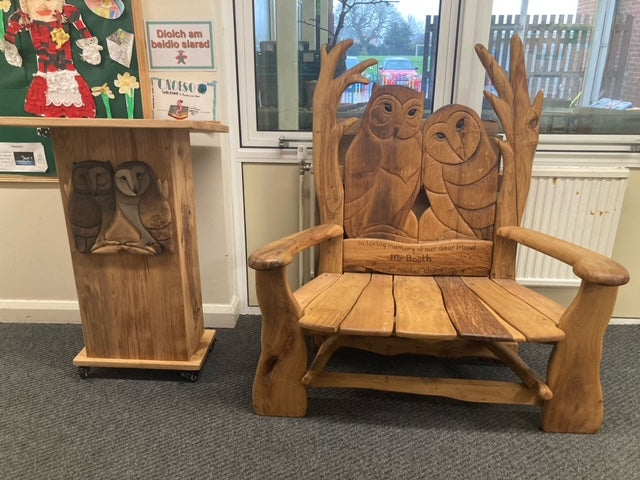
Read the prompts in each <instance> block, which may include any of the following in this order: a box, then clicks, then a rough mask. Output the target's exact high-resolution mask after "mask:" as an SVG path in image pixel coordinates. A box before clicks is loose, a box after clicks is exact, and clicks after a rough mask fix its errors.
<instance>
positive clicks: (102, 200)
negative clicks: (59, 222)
mask: <svg viewBox="0 0 640 480" xmlns="http://www.w3.org/2000/svg"><path fill="white" fill-rule="evenodd" d="M114 212H115V198H114V195H113V170H112V168H111V164H109V163H108V162H98V161H93V160H89V161H86V162H80V163H76V164H74V165H73V170H72V173H71V194H70V197H69V204H68V206H67V213H68V218H69V224H70V226H71V232H72V234H73V237H74V241H75V246H76V249H77V250H78V251H79V252H81V253H87V252H90V251H91V249H92V248H93V247H94V245H95V244H96V242H97V241H99V239H100V238H101V236H103V235H104V230H105V228H106V227H107V226H108V225H109V224H110V223H111V220H112V219H113V215H114Z"/></svg>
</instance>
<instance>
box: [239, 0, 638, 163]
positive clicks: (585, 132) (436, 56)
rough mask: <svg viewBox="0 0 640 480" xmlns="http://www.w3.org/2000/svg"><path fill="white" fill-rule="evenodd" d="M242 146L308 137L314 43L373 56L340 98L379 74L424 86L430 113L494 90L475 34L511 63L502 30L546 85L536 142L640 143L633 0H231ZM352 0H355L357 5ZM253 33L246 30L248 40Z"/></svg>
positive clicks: (353, 99) (599, 146)
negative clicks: (341, 44)
mask: <svg viewBox="0 0 640 480" xmlns="http://www.w3.org/2000/svg"><path fill="white" fill-rule="evenodd" d="M235 5H236V20H237V22H236V27H237V28H238V32H237V35H238V46H239V55H238V58H239V78H240V79H241V81H243V82H244V84H241V85H240V89H239V95H240V100H241V105H242V106H243V108H244V111H242V112H241V136H242V145H243V146H270V147H276V146H278V143H279V138H284V139H286V140H293V141H294V142H295V141H309V140H310V130H311V126H312V125H311V122H312V109H311V107H312V98H313V92H314V87H315V81H316V79H317V76H318V72H319V68H320V50H319V49H320V46H321V45H323V44H328V45H332V44H335V43H336V42H337V41H340V40H342V39H344V38H353V39H354V40H355V43H354V45H353V46H352V47H351V48H350V50H349V51H348V52H347V56H346V58H345V64H344V68H345V69H347V68H352V67H353V66H354V65H356V64H357V63H358V62H360V61H362V60H364V59H366V58H371V57H374V58H376V60H378V64H377V65H375V66H373V67H370V68H368V69H367V70H366V71H365V72H364V75H365V77H367V78H368V79H369V81H370V83H369V84H368V85H352V86H350V87H349V88H348V89H347V91H346V92H345V94H344V96H343V98H342V107H341V109H342V111H343V112H344V115H345V116H358V115H361V113H362V111H363V110H364V105H365V103H366V102H367V100H368V98H369V96H370V94H371V89H372V87H373V85H374V84H376V83H377V84H388V83H397V84H402V85H407V86H409V87H411V88H414V89H416V90H419V91H421V92H423V93H424V98H425V114H426V115H428V114H429V113H430V112H432V111H433V110H435V109H436V108H438V107H440V106H441V105H444V104H448V103H451V102H457V103H463V104H466V105H469V106H471V107H472V108H475V109H477V110H478V111H480V110H482V116H483V118H485V119H495V114H494V113H493V111H492V109H491V108H490V107H489V105H488V104H487V103H486V101H485V102H483V100H482V95H481V91H482V87H483V85H484V87H485V88H487V89H489V90H491V89H492V85H490V84H489V83H488V79H487V80H486V81H485V83H484V84H483V78H486V77H485V76H484V70H483V68H482V66H481V65H480V64H479V62H478V61H477V59H476V58H475V54H474V52H473V45H474V44H475V43H476V42H481V43H483V44H485V45H487V46H488V48H489V50H490V51H491V52H492V53H493V54H494V56H495V57H496V58H497V59H498V61H499V62H500V63H501V65H502V66H503V67H505V68H507V69H508V66H509V65H508V63H509V57H508V50H509V48H508V45H509V38H510V37H511V36H512V34H514V33H519V34H520V36H521V37H522V38H523V41H524V45H525V54H526V64H527V69H528V72H527V73H528V76H529V84H530V91H531V94H532V96H534V95H535V94H536V93H537V91H538V90H543V91H544V94H545V108H544V111H543V118H542V121H541V134H542V137H541V149H543V150H544V149H550V150H581V149H583V150H584V149H587V150H620V151H626V152H628V151H630V150H631V151H637V149H638V148H639V145H640V49H638V48H637V46H638V45H640V3H639V2H638V0H536V1H529V0H520V1H513V0H475V1H473V2H463V1H460V0H397V1H384V0H357V1H356V0H296V1H290V2H289V1H276V0H235ZM354 5H355V6H354ZM248 39H252V40H248Z"/></svg>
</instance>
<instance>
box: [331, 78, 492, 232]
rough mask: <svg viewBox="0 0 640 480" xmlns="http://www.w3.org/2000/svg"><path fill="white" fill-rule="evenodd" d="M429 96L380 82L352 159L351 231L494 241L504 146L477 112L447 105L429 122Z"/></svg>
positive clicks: (347, 213)
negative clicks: (500, 149)
mask: <svg viewBox="0 0 640 480" xmlns="http://www.w3.org/2000/svg"><path fill="white" fill-rule="evenodd" d="M423 99H424V94H423V93H421V92H417V91H415V90H412V89H409V88H407V87H403V86H398V85H387V86H374V90H373V92H372V95H371V99H370V101H369V104H368V106H367V108H366V110H365V113H364V116H363V119H362V124H361V128H360V130H359V131H358V133H357V134H356V135H355V138H354V139H353V141H352V143H351V145H350V146H349V148H348V150H347V152H346V157H345V167H344V186H345V204H344V225H345V231H346V233H347V236H348V237H350V238H357V237H365V238H385V239H389V240H395V241H400V242H415V241H430V240H444V239H452V238H459V239H464V238H468V239H481V240H492V237H493V224H494V219H495V208H496V198H497V186H498V168H499V156H498V153H497V149H496V147H494V146H493V145H492V143H491V141H490V140H489V137H488V135H487V133H486V131H485V129H484V127H483V125H482V123H481V120H480V118H479V117H478V115H477V114H476V113H475V112H474V111H473V110H471V109H469V108H467V107H464V106H461V105H448V106H446V107H443V108H441V109H439V110H438V111H436V112H434V113H433V115H431V116H430V117H429V118H428V119H427V120H426V121H425V120H423V114H424V100H423ZM422 189H424V192H425V194H426V201H425V196H424V195H422V196H421V195H420V193H421V190H422ZM425 206H426V209H425Z"/></svg>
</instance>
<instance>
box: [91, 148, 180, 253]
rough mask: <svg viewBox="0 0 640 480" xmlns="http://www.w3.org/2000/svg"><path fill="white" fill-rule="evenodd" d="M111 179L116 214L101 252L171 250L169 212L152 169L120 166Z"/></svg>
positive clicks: (131, 164)
mask: <svg viewBox="0 0 640 480" xmlns="http://www.w3.org/2000/svg"><path fill="white" fill-rule="evenodd" d="M113 178H114V180H113V182H114V190H115V204H116V212H115V215H114V217H113V221H112V222H111V224H110V225H109V227H108V228H107V230H106V232H105V236H104V244H103V245H101V246H100V251H102V252H113V251H121V250H125V251H128V252H131V253H139V254H149V255H155V254H158V253H161V252H162V251H163V246H164V247H165V248H167V249H169V250H171V248H170V244H171V208H170V206H169V203H168V202H167V200H166V192H163V188H162V186H161V184H160V183H159V182H158V180H157V179H156V177H155V175H154V173H153V171H152V170H151V168H150V167H149V166H148V165H147V164H146V163H143V162H137V161H133V162H126V163H122V164H120V165H119V166H118V167H117V168H116V171H115V172H114V175H113Z"/></svg>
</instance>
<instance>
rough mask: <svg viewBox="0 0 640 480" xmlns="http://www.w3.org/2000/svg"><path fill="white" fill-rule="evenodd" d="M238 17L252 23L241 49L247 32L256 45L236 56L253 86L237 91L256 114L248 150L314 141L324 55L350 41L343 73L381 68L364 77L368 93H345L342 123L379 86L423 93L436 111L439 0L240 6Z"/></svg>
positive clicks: (249, 114) (242, 0)
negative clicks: (272, 138) (276, 139)
mask: <svg viewBox="0 0 640 480" xmlns="http://www.w3.org/2000/svg"><path fill="white" fill-rule="evenodd" d="M456 3H457V2H456ZM236 14H237V16H236V19H238V20H239V22H241V23H242V22H243V21H244V22H245V23H246V19H247V18H251V19H253V22H252V23H253V24H252V25H251V26H247V25H246V24H245V26H244V27H243V29H242V30H243V31H244V34H243V33H241V31H239V32H238V35H239V46H240V47H242V42H241V41H240V36H241V35H244V36H245V38H246V35H247V34H248V33H249V32H248V30H249V29H251V33H250V34H251V36H252V37H253V39H254V42H253V45H251V47H250V49H249V48H247V47H246V46H245V48H244V51H243V52H241V54H240V55H239V58H241V59H242V63H243V64H242V65H240V66H239V68H240V70H241V74H240V77H241V78H242V77H244V76H245V75H246V76H247V77H249V78H251V79H252V81H248V82H247V83H246V84H245V86H246V87H247V88H246V89H245V88H241V89H240V96H241V100H244V101H245V102H247V103H249V104H250V105H251V106H252V108H251V109H247V110H246V116H245V117H244V118H243V119H242V123H243V125H242V127H243V145H244V146H254V145H262V144H264V145H268V144H269V142H268V140H266V138H268V137H269V134H270V133H271V132H275V134H276V135H278V136H287V137H292V138H293V139H294V140H295V139H301V138H309V134H308V133H306V134H305V133H301V132H310V131H311V127H312V123H311V122H312V108H311V107H312V100H313V92H314V88H315V83H316V80H317V78H318V74H319V70H320V47H321V45H323V44H327V45H328V46H329V48H330V47H331V46H332V45H334V44H335V43H337V42H339V41H341V40H343V39H346V38H352V39H354V45H353V46H352V47H351V48H350V49H349V51H348V52H347V56H346V58H345V63H344V67H343V68H344V69H345V70H346V69H347V68H352V67H353V66H355V65H357V64H358V63H360V62H361V61H363V60H365V59H368V58H371V57H374V58H376V60H378V64H377V65H374V66H372V67H369V68H368V69H367V70H366V71H365V72H364V76H365V77H366V78H367V79H368V80H369V82H370V83H369V84H368V85H359V84H358V85H352V86H350V87H349V88H348V89H347V91H346V92H345V94H344V96H343V98H342V108H341V109H342V110H343V111H344V113H345V115H348V116H358V115H361V114H362V112H363V110H364V105H365V104H366V102H367V101H368V99H369V96H370V95H371V90H372V88H373V85H374V84H381V85H383V84H401V85H407V86H409V87H411V88H414V89H416V90H419V91H422V92H423V93H424V96H425V110H426V111H427V112H431V111H432V110H433V108H434V105H436V104H437V102H436V103H434V97H435V94H436V92H435V90H434V88H435V83H436V82H435V74H436V64H437V52H438V27H439V22H440V19H441V18H442V12H441V9H440V1H439V0H419V1H416V0H399V1H385V0H358V1H355V0H298V1H296V2H277V1H274V0H253V1H252V2H251V1H247V0H236ZM243 68H244V70H243ZM242 97H244V98H242ZM254 105H255V107H253V106H254ZM253 109H255V111H253ZM247 133H249V134H248V135H247ZM254 139H256V141H255V142H254V141H253V140H254ZM271 146H274V145H273V143H272V144H271Z"/></svg>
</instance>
